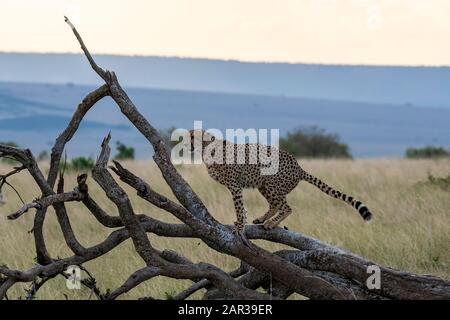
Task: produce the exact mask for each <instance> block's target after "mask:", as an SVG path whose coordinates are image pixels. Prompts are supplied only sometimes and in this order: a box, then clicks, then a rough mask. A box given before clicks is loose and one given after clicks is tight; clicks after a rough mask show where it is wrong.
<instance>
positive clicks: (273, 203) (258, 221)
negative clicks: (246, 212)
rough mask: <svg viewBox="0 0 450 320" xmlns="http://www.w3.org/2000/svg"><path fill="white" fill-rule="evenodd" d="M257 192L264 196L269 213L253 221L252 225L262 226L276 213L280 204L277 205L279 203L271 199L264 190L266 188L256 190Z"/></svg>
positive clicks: (268, 193)
mask: <svg viewBox="0 0 450 320" xmlns="http://www.w3.org/2000/svg"><path fill="white" fill-rule="evenodd" d="M258 190H259V192H260V193H261V194H262V195H263V196H264V198H266V200H267V202H268V203H269V211H267V212H266V213H265V214H263V215H262V216H261V217H259V218H256V219H255V220H253V223H254V224H263V223H264V222H265V221H266V220H267V219H270V218H272V217H273V216H274V215H275V214H276V213H277V212H278V208H279V207H280V203H279V201H276V200H274V199H273V198H272V195H271V194H270V192H268V190H266V188H258ZM269 190H270V189H269Z"/></svg>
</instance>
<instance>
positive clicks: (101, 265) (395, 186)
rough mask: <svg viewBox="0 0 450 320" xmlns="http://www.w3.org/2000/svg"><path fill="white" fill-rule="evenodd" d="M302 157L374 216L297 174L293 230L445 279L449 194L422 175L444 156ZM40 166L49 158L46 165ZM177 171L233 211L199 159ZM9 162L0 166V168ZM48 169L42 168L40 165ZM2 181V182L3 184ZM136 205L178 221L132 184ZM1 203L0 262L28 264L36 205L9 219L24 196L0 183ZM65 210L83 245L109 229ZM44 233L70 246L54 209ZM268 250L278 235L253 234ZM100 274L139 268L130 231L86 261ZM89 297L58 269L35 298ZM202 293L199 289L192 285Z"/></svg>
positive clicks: (159, 243) (156, 289)
mask: <svg viewBox="0 0 450 320" xmlns="http://www.w3.org/2000/svg"><path fill="white" fill-rule="evenodd" d="M124 164H125V165H126V167H127V168H129V169H131V170H132V171H134V172H136V173H138V174H139V175H141V176H142V177H143V178H144V179H145V180H147V181H149V182H150V183H151V185H152V186H153V187H154V188H155V189H156V190H157V191H160V192H162V193H163V194H165V195H169V196H172V195H171V193H170V190H169V188H168V187H167V185H166V184H165V182H164V181H163V179H162V177H161V174H160V173H159V171H158V169H157V168H156V166H155V165H154V164H152V163H150V162H128V163H124ZM301 164H302V167H303V168H304V169H305V170H307V171H308V172H310V173H311V174H314V175H316V176H318V177H320V178H322V179H323V180H324V181H326V182H327V183H329V184H330V185H332V186H334V187H336V188H337V189H339V190H341V191H343V192H346V193H348V194H350V195H352V196H355V197H357V198H359V199H361V200H363V201H364V202H365V203H366V205H367V206H368V207H369V208H370V209H371V210H372V212H373V213H374V219H373V221H372V222H371V223H369V224H367V223H364V222H363V220H362V219H361V218H360V217H359V215H358V213H357V212H356V211H355V210H354V209H352V208H351V207H350V206H348V205H346V204H344V203H342V202H340V201H338V200H335V199H332V198H330V197H328V196H327V195H325V194H324V193H322V192H320V191H319V190H318V189H316V188H315V187H313V186H311V185H308V184H307V183H306V182H302V183H301V184H300V185H299V186H298V187H297V188H296V189H295V190H294V191H293V192H292V193H291V194H290V195H289V196H288V201H289V202H290V204H291V206H292V207H293V211H294V213H293V214H292V215H291V216H290V217H289V218H288V219H287V220H286V221H285V223H283V224H282V225H286V226H287V227H289V229H291V230H295V231H298V232H302V233H304V234H306V235H309V236H312V237H316V238H318V239H320V240H322V241H325V242H328V243H330V244H333V245H337V246H339V247H342V248H345V249H347V250H350V251H353V252H354V253H356V254H359V255H362V256H364V257H366V258H368V259H370V260H372V261H375V262H376V263H379V264H382V265H386V266H390V267H393V268H398V269H403V270H407V271H411V272H415V273H421V274H433V275H436V276H440V277H442V278H445V279H448V280H450V250H449V249H450V210H449V208H450V197H449V191H448V190H446V189H443V188H441V187H440V186H437V185H434V184H430V183H420V182H422V181H427V179H428V174H429V173H430V174H432V175H433V176H434V177H447V176H448V174H449V173H450V160H449V159H441V160H404V159H398V160H397V159H391V160H383V159H377V160H305V161H301ZM43 167H45V166H43ZM178 169H179V170H180V172H181V174H182V175H183V176H184V177H185V178H186V179H187V181H188V182H189V183H190V184H191V185H192V187H193V188H194V190H195V191H196V192H197V193H198V194H199V195H200V197H201V198H202V199H203V200H204V202H205V204H206V206H207V207H208V208H209V210H210V212H211V213H212V214H213V215H214V216H215V217H216V218H217V219H218V220H219V221H221V222H223V223H232V222H233V221H234V219H235V215H234V210H233V203H232V201H231V196H230V194H229V192H228V191H227V190H226V189H225V188H224V187H223V186H221V185H220V184H218V183H216V182H214V181H213V180H212V179H211V178H210V177H209V176H208V175H207V172H206V170H205V169H204V168H203V167H202V166H179V167H178ZM6 170H8V167H7V166H5V165H3V166H0V172H6ZM44 171H45V169H44ZM75 181H76V173H69V174H68V175H67V177H66V184H67V185H66V190H69V188H72V187H73V186H74V185H75V183H76V182H75ZM11 182H12V183H13V185H14V186H15V187H16V188H17V189H18V190H19V191H20V192H21V194H22V197H23V198H24V199H25V200H26V201H32V200H33V199H34V198H36V197H38V196H39V194H40V193H39V191H38V189H37V188H36V187H35V185H34V183H33V182H32V178H31V177H30V176H29V175H28V173H25V172H24V173H22V174H20V175H17V176H15V177H14V178H13V179H12V180H11ZM88 183H89V188H90V192H91V195H92V196H93V197H94V198H95V199H97V200H98V202H99V203H100V204H101V205H103V206H104V207H105V208H106V209H107V210H108V211H109V212H111V213H112V214H116V213H115V212H116V211H115V209H114V206H113V205H112V204H111V203H110V202H109V201H108V200H107V199H106V197H105V195H104V194H103V192H101V191H100V190H99V188H98V187H97V186H96V184H95V183H94V182H93V181H92V179H89V180H88ZM6 188H7V187H6ZM126 189H127V190H129V191H130V192H129V195H130V197H131V199H132V203H133V206H134V208H135V211H136V212H138V213H146V214H148V215H151V216H152V217H155V218H158V219H160V220H163V221H166V222H176V219H175V218H173V217H172V216H171V215H170V214H168V213H166V212H164V211H161V210H159V209H156V208H154V207H152V206H151V205H149V204H148V203H146V202H144V201H142V200H140V199H139V198H138V197H137V196H136V195H135V193H134V192H132V191H131V190H130V189H129V188H126ZM5 193H6V198H7V200H8V201H7V203H6V204H5V205H3V206H1V207H0V264H7V265H8V266H9V267H11V268H19V269H26V268H29V267H30V266H32V264H33V261H34V257H35V252H34V243H33V236H32V234H29V233H28V230H30V229H31V228H32V224H33V217H34V212H29V213H27V214H26V215H25V216H23V217H21V218H20V219H19V220H16V221H8V220H7V219H6V216H7V214H9V213H11V212H13V211H15V210H16V209H17V208H18V207H19V206H20V202H19V200H18V199H17V196H16V195H15V194H14V193H13V192H12V191H11V190H10V189H6V190H5ZM245 202H246V206H247V208H248V211H249V219H248V220H249V221H251V220H253V218H254V217H256V216H259V215H261V214H262V213H264V212H265V211H266V210H267V203H266V202H265V200H264V198H263V197H262V196H261V195H259V193H258V192H257V191H255V190H247V191H246V192H245ZM67 207H68V212H69V217H70V219H71V222H72V225H73V228H74V230H75V233H76V235H77V237H78V239H79V240H80V242H81V243H82V244H83V245H85V246H91V245H94V244H96V243H98V242H100V241H102V240H103V239H104V238H105V237H106V236H107V235H108V233H109V232H110V230H108V229H106V228H104V227H102V226H100V225H99V224H98V223H97V222H96V221H95V219H94V218H93V217H92V216H91V215H90V214H89V212H88V211H87V210H86V209H85V208H83V207H82V206H81V205H80V204H75V203H72V204H68V205H67ZM44 232H45V238H46V241H47V246H48V250H49V252H50V253H51V255H52V256H53V257H58V256H59V257H65V256H67V255H69V254H70V251H69V250H68V248H67V246H66V245H65V242H64V239H63V238H62V234H61V231H60V228H59V225H58V223H57V221H56V219H55V215H54V213H53V211H52V210H50V211H49V213H48V215H47V220H46V224H45V230H44ZM150 239H151V241H152V243H153V244H154V246H155V247H156V248H159V249H165V248H168V249H173V250H176V251H179V252H181V253H183V254H184V255H185V256H187V257H188V258H190V259H191V260H193V261H194V262H198V261H206V262H211V263H214V264H216V265H218V266H221V267H223V268H225V269H226V270H231V269H232V268H234V267H236V266H237V265H238V261H237V260H236V259H234V258H232V257H229V256H226V255H222V254H219V253H217V252H215V251H213V250H211V249H209V248H208V247H207V246H206V245H205V244H204V243H202V242H201V241H199V240H194V239H167V238H160V237H157V236H155V235H150ZM258 244H260V245H262V246H264V247H266V248H267V249H270V250H277V249H280V248H282V246H280V245H276V244H270V243H267V242H263V241H259V242H258ZM85 266H86V267H87V268H88V270H89V271H90V272H91V273H92V274H93V275H94V276H95V277H96V279H97V281H98V284H99V286H100V288H101V289H102V290H103V291H105V290H106V289H108V288H110V289H114V288H117V287H118V286H120V285H121V284H122V283H123V281H125V280H126V278H127V277H128V276H129V275H130V274H131V273H132V272H134V271H135V270H137V269H139V268H141V267H142V266H143V262H142V260H141V259H140V258H139V256H138V255H137V254H136V253H135V251H134V250H133V247H132V244H131V242H130V241H127V242H125V243H124V244H122V245H121V246H120V247H118V248H116V249H115V250H114V251H112V252H110V253H109V254H107V255H105V256H103V257H101V258H100V259H97V260H95V261H91V262H89V263H87V264H86V265H85ZM189 284H190V281H174V280H171V279H167V278H163V277H159V278H155V279H153V280H150V281H148V282H146V283H144V284H141V285H140V286H139V287H137V288H136V289H135V290H134V291H132V292H130V293H128V294H125V295H123V296H122V297H121V298H124V299H133V298H137V297H141V296H152V297H155V298H161V299H166V298H167V297H171V296H173V295H174V294H176V293H177V292H179V291H181V290H182V289H184V288H185V287H187V286H188V285H189ZM27 287H28V285H22V284H19V285H16V286H15V287H14V288H13V289H12V290H11V291H10V293H9V296H10V298H17V297H18V296H23V295H24V289H25V288H27ZM64 295H67V296H68V297H69V298H70V299H87V298H88V297H89V291H88V290H87V289H82V290H79V291H74V290H68V289H66V286H65V280H64V279H63V278H62V277H58V278H56V279H53V280H51V281H50V282H48V283H47V284H46V285H45V286H44V287H43V288H41V290H40V291H39V294H38V295H37V299H64ZM195 297H196V298H199V297H200V295H196V296H195Z"/></svg>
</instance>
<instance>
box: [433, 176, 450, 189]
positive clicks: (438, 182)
mask: <svg viewBox="0 0 450 320" xmlns="http://www.w3.org/2000/svg"><path fill="white" fill-rule="evenodd" d="M428 183H429V184H431V185H434V186H437V187H440V188H442V189H444V190H450V174H449V175H448V176H447V177H435V176H433V175H432V174H431V173H428Z"/></svg>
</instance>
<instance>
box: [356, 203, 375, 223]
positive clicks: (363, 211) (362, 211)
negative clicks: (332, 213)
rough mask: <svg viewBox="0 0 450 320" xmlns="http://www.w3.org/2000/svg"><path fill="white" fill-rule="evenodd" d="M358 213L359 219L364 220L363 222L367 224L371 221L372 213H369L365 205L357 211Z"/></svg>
mask: <svg viewBox="0 0 450 320" xmlns="http://www.w3.org/2000/svg"><path fill="white" fill-rule="evenodd" d="M358 212H359V214H360V215H361V217H362V218H363V219H364V221H367V222H369V221H370V220H371V219H372V213H371V212H370V211H369V209H367V207H366V206H365V205H362V206H361V207H360V208H359V209H358Z"/></svg>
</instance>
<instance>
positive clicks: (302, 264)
mask: <svg viewBox="0 0 450 320" xmlns="http://www.w3.org/2000/svg"><path fill="white" fill-rule="evenodd" d="M66 22H67V23H68V24H69V26H70V27H71V28H72V31H73V33H74V35H75V36H76V38H77V40H78V42H79V44H80V46H81V49H82V50H83V52H84V54H85V56H86V58H87V59H88V61H89V63H90V65H91V67H92V69H93V70H94V71H95V72H96V73H97V74H98V75H99V76H100V77H101V78H102V79H103V80H104V82H105V84H104V85H102V86H101V87H99V88H98V89H96V90H94V91H92V92H91V93H89V94H88V95H87V96H86V97H85V98H84V99H83V101H82V102H81V103H80V104H79V105H78V107H77V109H76V110H75V112H74V114H73V116H72V119H71V121H70V123H69V124H68V126H67V128H66V129H65V130H64V131H63V132H62V133H61V134H60V135H59V137H58V138H57V139H56V142H55V145H54V147H53V149H52V153H51V159H50V169H49V172H48V175H47V177H45V176H44V174H43V172H42V171H41V169H40V168H39V165H38V164H37V162H36V161H35V158H34V156H33V154H32V153H31V151H30V150H28V149H20V148H15V147H11V146H6V145H0V157H9V158H13V159H14V160H16V161H17V162H19V163H20V166H17V167H16V168H14V169H13V171H11V172H9V173H6V174H4V175H0V186H1V187H3V186H4V185H6V184H8V185H10V184H9V183H8V181H7V179H8V178H10V177H11V176H13V175H16V174H20V173H21V172H22V171H24V170H27V171H28V172H29V173H30V174H31V176H32V177H33V179H34V181H35V183H36V184H37V186H38V187H39V189H40V191H41V192H42V196H41V197H40V198H39V199H36V200H34V201H33V202H31V203H24V204H23V206H22V207H21V208H19V209H18V210H17V211H16V212H14V213H12V214H10V215H9V216H8V219H10V220H15V219H19V218H20V217H21V216H22V215H24V214H27V213H29V212H30V211H36V213H35V218H34V226H33V229H32V231H33V235H34V242H35V249H36V256H37V264H36V265H35V266H33V267H32V268H30V269H29V270H23V271H22V270H14V269H10V268H8V267H6V266H0V299H4V298H6V297H7V293H8V290H9V289H10V288H11V287H12V286H14V285H15V284H16V283H19V282H29V283H31V286H30V289H29V290H27V298H33V297H34V295H35V294H36V293H37V292H38V290H39V289H40V288H41V287H42V286H43V285H44V284H45V283H46V282H47V281H50V280H51V279H53V278H55V277H57V276H58V275H63V276H65V277H67V275H66V274H65V270H66V269H67V267H68V266H70V265H78V266H80V267H81V268H83V264H84V263H85V262H87V261H91V260H95V259H97V258H99V257H101V256H102V255H104V254H106V253H108V252H110V251H111V250H114V249H115V248H116V247H117V246H118V245H119V244H121V243H122V242H124V241H125V240H127V239H131V240H132V242H133V245H134V248H135V250H136V252H137V253H138V254H139V256H140V257H141V258H142V260H143V261H144V262H145V265H146V267H144V268H142V269H140V270H137V271H136V272H134V273H133V274H132V275H130V277H129V278H128V280H127V281H125V283H124V284H123V285H122V286H120V287H119V288H116V289H115V290H112V291H108V292H102V291H101V290H100V289H99V288H98V287H97V284H96V281H95V279H94V277H93V276H92V275H90V274H89V273H88V274H89V278H88V279H84V280H83V281H82V284H83V285H85V286H87V287H89V288H91V289H92V292H93V293H94V294H95V295H96V296H97V297H98V298H99V299H116V298H118V297H119V296H120V295H122V294H124V293H126V292H128V291H130V290H132V289H133V288H135V287H136V286H137V285H139V284H140V283H142V282H144V281H151V279H152V278H154V277H158V276H166V277H170V278H174V279H190V280H192V281H193V282H194V284H193V285H192V286H191V287H189V288H187V289H186V290H184V291H183V292H180V293H179V294H178V295H177V296H176V297H175V298H176V299H186V298H188V297H189V296H190V295H192V294H193V293H195V292H197V291H198V290H200V289H203V288H206V290H207V291H206V293H205V295H204V298H205V299H286V298H287V297H289V296H290V295H291V294H293V293H298V294H300V295H302V296H305V297H307V298H310V299H449V298H450V283H448V282H447V281H444V280H442V279H439V278H437V277H433V276H425V275H415V274H410V273H407V272H403V271H398V270H394V269H391V268H387V267H381V266H380V267H379V271H380V277H381V286H380V287H379V288H374V289H369V287H368V286H367V280H368V277H369V276H370V275H371V274H370V273H368V268H369V267H370V266H374V265H376V264H375V263H373V262H371V261H368V260H366V259H364V258H362V257H359V256H356V255H354V254H352V253H350V252H347V251H345V250H342V249H339V248H336V247H333V246H330V245H327V244H325V243H322V242H320V241H319V240H316V239H313V238H310V237H307V236H305V235H302V234H299V233H296V232H292V231H289V230H285V229H282V228H276V229H274V230H271V231H266V230H264V228H262V227H261V226H256V225H249V226H246V229H245V235H246V237H247V239H250V240H252V239H264V240H267V241H272V242H276V243H280V244H284V245H287V246H290V247H291V248H292V250H283V251H278V252H269V251H267V250H264V249H263V248H261V247H259V246H257V245H255V244H254V243H252V242H251V241H245V242H244V241H243V239H242V237H240V236H237V235H236V234H235V233H234V232H233V227H232V226H228V225H223V224H221V223H219V222H218V221H217V220H215V219H214V217H213V216H212V215H211V214H210V212H209V211H208V210H207V209H206V207H205V206H204V204H203V202H202V201H201V199H200V198H199V197H198V196H197V194H196V193H195V192H194V191H193V190H192V188H191V187H190V186H189V184H188V183H187V182H186V181H185V180H184V179H183V177H182V176H181V175H180V174H179V173H178V171H177V170H176V168H175V167H174V165H173V164H172V162H171V159H170V154H169V151H168V149H167V147H166V145H165V142H164V139H163V138H162V137H161V135H160V133H159V132H158V130H156V129H155V128H154V127H153V126H152V125H151V124H150V123H149V122H148V121H147V119H145V118H144V117H143V116H142V115H141V113H140V112H139V111H138V109H137V108H136V106H135V105H134V104H133V102H132V101H131V99H130V98H129V97H128V95H127V93H126V92H125V91H124V90H123V89H122V87H121V85H120V83H119V81H118V79H117V76H116V75H115V73H114V72H111V71H107V70H104V69H102V68H101V67H100V66H98V65H97V64H96V62H95V60H94V59H93V58H92V56H91V54H90V53H89V51H88V49H87V47H86V46H85V44H84V43H83V40H82V38H81V36H80V35H79V33H78V32H77V30H76V28H75V27H74V26H73V25H72V24H71V23H70V21H69V20H68V19H66ZM107 96H109V97H111V98H112V99H113V100H114V101H115V103H116V104H117V106H118V107H119V109H120V111H121V112H122V113H123V114H124V115H125V116H126V117H127V118H128V120H129V121H130V122H131V123H132V124H133V125H134V126H135V127H136V129H138V130H139V131H140V133H141V134H142V135H143V136H144V137H145V138H146V139H147V140H148V142H149V143H150V144H151V145H152V146H153V149H154V156H153V159H154V161H155V163H156V164H157V166H158V167H159V169H160V171H161V173H162V175H163V177H164V180H165V181H166V183H167V184H168V185H169V187H170V189H171V191H172V192H173V194H174V195H175V197H176V199H177V200H178V202H174V201H172V200H170V199H168V198H167V197H166V196H164V195H162V194H159V193H157V192H156V191H155V190H154V189H153V188H152V187H151V184H150V183H149V182H146V181H144V180H143V179H141V178H140V177H138V176H137V175H136V174H134V173H132V172H131V171H129V170H127V169H126V168H124V167H123V166H122V165H121V164H120V163H119V162H117V161H114V162H113V163H112V166H111V167H110V169H111V171H112V172H113V173H114V174H115V175H116V176H117V177H118V178H119V179H120V180H122V181H123V182H125V183H126V184H128V185H129V186H131V187H132V188H134V189H135V190H136V193H137V195H138V196H139V197H141V198H142V199H144V200H145V201H147V202H149V203H150V204H151V205H153V206H156V207H158V208H161V209H163V210H165V211H167V212H168V213H170V214H172V215H173V216H175V217H176V218H178V219H179V220H180V221H181V223H179V224H168V223H164V222H162V221H159V220H156V219H154V218H152V217H151V216H150V215H146V214H136V212H135V211H134V208H133V206H132V205H131V202H130V200H129V197H128V195H127V194H126V192H125V191H124V190H123V188H121V186H120V185H119V184H118V183H117V181H116V180H115V178H114V176H113V175H112V173H111V171H110V170H108V164H109V158H110V147H109V141H110V135H108V136H107V137H105V139H104V140H103V143H102V145H101V150H100V154H99V156H98V159H97V162H96V164H95V166H94V168H93V170H92V178H93V180H94V181H95V183H97V184H98V185H99V186H100V187H101V189H102V190H103V191H104V192H105V194H106V196H107V197H108V199H109V200H110V201H111V202H112V203H114V205H115V207H116V209H117V211H118V213H119V215H118V216H116V215H111V214H109V213H108V212H106V211H105V210H104V209H103V208H101V207H100V205H99V204H98V203H97V202H96V201H95V199H93V198H92V197H91V196H90V194H89V188H88V176H87V175H86V174H82V175H80V176H79V177H78V180H77V187H75V188H74V189H73V190H71V191H68V192H66V191H65V190H64V172H61V171H60V167H61V166H60V163H61V158H62V155H63V152H64V148H65V145H66V144H67V143H68V142H69V141H70V140H71V139H72V137H73V136H74V134H75V133H76V131H77V129H78V127H79V125H80V123H81V121H82V120H83V118H84V116H85V115H86V113H87V112H88V111H89V110H90V109H91V108H92V107H94V105H95V104H96V103H97V102H98V101H100V100H101V99H103V98H104V97H107ZM58 176H59V178H58ZM57 180H58V183H57V186H56V191H55V190H54V189H55V184H56V182H57ZM1 187H0V191H1ZM73 201H76V202H80V203H81V204H83V205H84V206H85V207H86V208H87V209H88V210H89V212H90V213H92V215H93V216H94V217H95V218H96V220H97V221H98V223H99V225H101V226H103V227H105V228H115V229H116V230H114V231H112V232H111V233H110V234H109V236H108V237H107V238H106V239H105V240H104V241H102V242H101V243H99V244H97V245H95V246H92V247H89V248H86V247H84V246H83V245H82V244H81V243H80V242H79V241H78V239H77V237H76V235H75V234H74V232H73V230H72V227H71V224H70V219H69V216H68V213H67V209H66V205H65V204H66V203H67V202H73ZM49 207H53V208H54V209H55V213H56V216H57V220H58V223H59V225H60V227H61V230H62V233H63V235H64V239H65V242H66V244H67V246H68V247H69V248H70V250H71V251H72V252H73V255H72V256H70V257H65V258H58V259H56V258H54V257H51V256H50V254H49V253H48V251H47V249H46V241H45V238H44V235H43V225H44V222H45V217H46V213H47V209H48V208H49ZM117 228H118V229H117ZM149 233H150V234H156V235H159V236H163V237H177V238H198V239H201V240H202V241H203V242H204V243H205V244H207V245H208V246H209V247H210V248H212V249H214V250H216V251H219V252H221V253H224V254H228V255H231V256H233V257H236V258H237V259H239V260H240V261H241V265H240V267H239V268H238V269H236V270H234V271H232V272H230V273H226V272H225V271H223V270H222V269H221V268H220V266H214V265H211V264H207V263H192V262H191V261H189V260H188V259H187V258H186V257H183V256H182V255H181V254H180V253H177V252H174V251H169V250H162V251H161V250H158V249H157V248H155V247H154V246H153V245H152V243H151V241H150V240H149V237H148V234H149ZM261 287H262V288H266V289H267V290H266V292H265V293H262V292H261V291H258V290H257V289H259V288H261Z"/></svg>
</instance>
